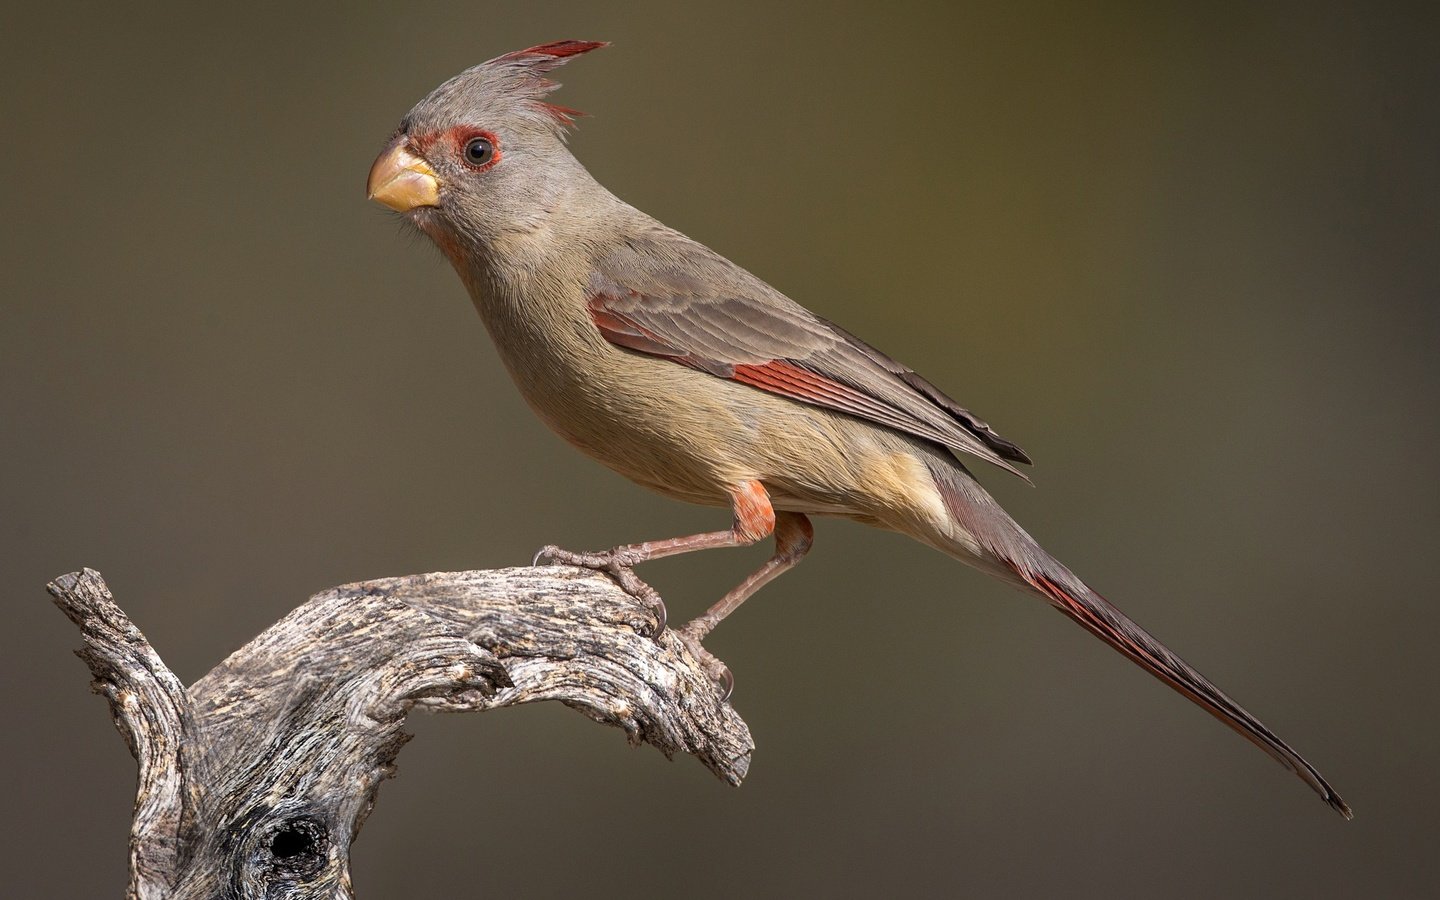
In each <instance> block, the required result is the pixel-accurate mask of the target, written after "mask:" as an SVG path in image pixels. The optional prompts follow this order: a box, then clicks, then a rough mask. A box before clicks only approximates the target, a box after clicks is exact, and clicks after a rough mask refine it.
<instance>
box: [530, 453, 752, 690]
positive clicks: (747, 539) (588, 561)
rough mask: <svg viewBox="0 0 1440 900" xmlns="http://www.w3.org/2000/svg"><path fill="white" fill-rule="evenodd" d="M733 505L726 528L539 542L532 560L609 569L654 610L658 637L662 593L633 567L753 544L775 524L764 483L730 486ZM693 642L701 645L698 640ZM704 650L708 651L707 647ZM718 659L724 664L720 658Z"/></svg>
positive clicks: (663, 614) (661, 624)
mask: <svg viewBox="0 0 1440 900" xmlns="http://www.w3.org/2000/svg"><path fill="white" fill-rule="evenodd" d="M730 505H731V506H732V507H733V508H734V510H735V524H734V525H733V526H731V527H730V529H729V530H727V531H711V532H707V533H705V534H692V535H688V536H686V537H678V538H667V539H666V540H661V541H646V542H644V543H641V544H622V545H621V546H619V547H614V548H611V549H609V550H602V551H599V552H595V553H576V552H574V551H573V550H562V549H560V548H559V547H556V546H554V545H549V546H545V547H541V548H540V552H538V553H536V554H535V559H534V560H533V561H532V563H531V564H532V565H539V564H540V562H541V561H542V560H550V561H551V562H555V563H560V564H561V565H567V566H580V567H581V568H585V569H596V570H598V571H601V572H606V573H609V575H610V576H611V577H612V578H614V579H615V581H616V582H617V583H618V584H619V585H620V587H621V588H623V589H624V590H625V592H626V593H627V594H629V595H630V596H632V597H634V598H635V599H637V600H639V601H640V602H641V603H644V604H645V605H646V606H648V607H649V608H650V611H651V612H652V613H654V614H655V618H656V621H657V624H656V627H655V633H654V635H653V636H654V637H659V636H660V634H661V632H663V631H664V630H665V623H666V612H665V603H664V601H663V600H661V599H660V594H659V592H658V591H656V590H655V589H654V588H652V587H651V586H650V585H648V584H646V583H645V582H644V581H641V580H640V576H638V575H636V574H635V569H634V567H635V566H637V565H639V564H640V563H642V562H649V561H650V560H652V559H663V558H665V557H667V556H677V555H679V554H681V553H690V552H692V551H695V550H709V549H711V548H713V547H744V546H749V545H750V544H753V543H755V542H757V541H759V540H762V539H763V538H764V537H765V536H766V535H768V534H770V533H771V532H773V531H774V530H775V509H774V507H772V506H771V505H770V495H769V494H767V493H766V492H765V487H764V485H762V484H761V483H760V482H758V481H753V480H752V481H742V482H740V483H738V484H736V485H735V486H734V487H732V488H730ZM752 577H753V576H752ZM762 583H763V582H762ZM758 586H759V585H756V587H758ZM741 599H742V600H743V599H744V598H743V597H742V598H741ZM722 602H723V601H722ZM738 604H739V601H736V605H738ZM716 621H717V622H718V621H719V619H716ZM695 646H696V647H699V644H698V642H697V643H696V644H695ZM702 652H703V651H702ZM705 655H706V656H709V654H708V653H706V654H705ZM710 658H711V659H712V660H713V659H714V657H710ZM715 662H716V664H717V665H720V663H719V660H715ZM721 668H723V665H721Z"/></svg>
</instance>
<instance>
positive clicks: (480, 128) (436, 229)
mask: <svg viewBox="0 0 1440 900" xmlns="http://www.w3.org/2000/svg"><path fill="white" fill-rule="evenodd" d="M604 46H606V44H604V43H602V42H597V41H556V42H554V43H550V44H542V45H540V46H538V47H531V48H529V49H528V50H517V51H515V52H514V53H506V54H505V55H503V56H497V57H496V58H494V59H492V60H490V61H488V62H484V63H481V64H480V65H478V66H475V67H474V68H471V69H467V70H465V71H464V72H461V73H460V74H459V75H456V76H455V77H454V78H451V79H450V80H449V81H447V82H445V83H444V84H442V85H440V86H439V87H438V88H436V89H435V90H434V91H432V92H431V93H430V95H429V96H428V97H426V98H425V99H424V100H421V101H420V102H419V103H417V104H416V105H415V108H414V109H412V110H410V112H409V113H407V114H406V116H405V118H404V119H403V120H401V122H400V127H399V128H398V129H397V130H396V132H395V135H394V136H393V137H392V138H391V140H390V142H389V144H388V145H386V147H385V149H384V150H382V151H381V152H380V156H379V157H378V158H377V159H376V160H375V165H374V166H372V167H371V169H370V178H369V182H368V183H367V185H366V191H367V193H368V194H369V196H370V199H372V200H375V201H377V202H379V203H382V204H384V205H385V206H388V207H390V208H391V209H393V210H396V211H397V212H400V213H401V214H403V215H404V216H405V217H406V218H407V219H409V220H410V221H411V222H412V223H413V224H415V225H416V226H417V227H419V228H420V229H421V230H422V231H424V232H425V233H426V234H427V235H429V236H430V237H431V238H432V239H434V240H435V242H436V243H437V244H439V245H440V247H441V249H442V250H445V251H446V253H447V254H448V255H451V257H452V259H453V258H454V257H455V255H456V253H457V252H458V253H461V254H463V255H467V256H468V255H469V254H470V252H472V251H473V252H479V253H481V254H483V253H485V252H486V251H487V250H488V249H490V248H492V247H494V246H495V245H496V243H497V242H498V241H500V240H501V239H502V238H504V237H505V236H506V235H523V234H525V233H528V232H534V231H537V230H539V229H541V228H543V227H544V226H545V224H546V221H547V219H548V218H549V217H550V216H552V215H553V214H555V213H556V212H557V210H558V211H560V212H562V213H563V211H564V210H563V207H564V206H565V205H566V204H565V201H566V199H567V198H568V196H569V194H570V193H571V192H573V191H575V190H576V189H581V188H583V187H584V186H586V185H593V184H594V182H593V180H591V179H590V177H589V174H588V173H586V172H585V170H584V168H583V167H581V166H580V164H579V163H578V162H576V160H575V158H574V157H573V156H572V155H571V154H570V151H569V150H568V149H567V148H566V146H565V133H566V129H567V128H568V127H569V126H570V125H571V124H573V122H574V120H575V118H576V117H577V116H579V115H581V113H579V112H578V111H577V110H573V109H568V108H566V107H563V106H557V105H555V104H553V103H548V102H546V100H545V96H546V95H547V94H548V93H550V92H551V91H553V90H555V88H557V87H559V85H558V84H556V83H555V82H553V81H551V80H549V79H548V78H546V77H545V74H546V73H547V72H549V71H551V70H552V69H554V68H556V67H557V66H560V65H563V64H564V63H566V62H567V61H569V59H570V58H571V57H573V56H578V55H579V54H581V53H588V52H590V51H591V50H595V49H597V48H599V47H604Z"/></svg>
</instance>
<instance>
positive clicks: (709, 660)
mask: <svg viewBox="0 0 1440 900" xmlns="http://www.w3.org/2000/svg"><path fill="white" fill-rule="evenodd" d="M702 618H703V617H702ZM708 630H709V629H708V628H705V626H704V623H703V622H702V621H701V619H696V620H694V621H692V622H690V623H689V624H687V625H684V626H682V627H681V628H680V629H679V630H677V631H676V632H675V636H676V637H678V638H680V642H681V643H683V644H684V645H685V649H687V650H689V651H690V655H691V656H693V657H695V661H696V662H698V663H700V668H701V669H704V670H705V674H706V675H709V676H710V678H711V679H712V680H713V681H714V682H715V683H716V685H717V686H718V687H719V688H720V702H722V703H723V702H725V701H726V700H729V699H730V695H731V694H732V693H734V692H735V676H734V675H733V674H732V673H731V672H730V667H729V666H727V665H725V664H724V663H723V662H721V661H720V660H719V659H718V658H717V657H716V656H715V654H713V653H711V652H710V651H709V650H706V649H705V648H704V647H703V646H701V644H700V635H702V634H703V633H705V632H707V631H708Z"/></svg>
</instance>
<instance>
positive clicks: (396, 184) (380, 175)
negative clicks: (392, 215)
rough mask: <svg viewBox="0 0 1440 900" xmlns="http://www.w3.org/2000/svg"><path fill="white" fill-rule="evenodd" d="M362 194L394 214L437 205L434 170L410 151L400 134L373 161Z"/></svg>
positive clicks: (438, 203)
mask: <svg viewBox="0 0 1440 900" xmlns="http://www.w3.org/2000/svg"><path fill="white" fill-rule="evenodd" d="M365 192H366V194H368V195H369V197H370V199H371V200H374V201H376V202H378V203H383V204H385V205H386V206H388V207H390V208H391V209H393V210H395V211H396V212H402V213H403V212H409V211H410V210H412V209H415V208H416V207H417V206H439V205H440V181H439V179H438V178H436V177H435V170H434V169H432V168H430V164H429V163H427V162H426V161H425V160H423V159H421V158H420V157H418V156H416V155H415V154H414V153H411V152H410V148H409V147H408V146H407V145H406V143H405V137H404V135H401V136H400V137H397V138H396V139H395V140H394V141H393V142H392V143H391V144H390V146H388V147H386V148H385V149H384V150H382V151H381V153H380V155H379V156H378V157H377V158H376V159H375V165H373V166H371V167H370V180H369V181H368V182H367V183H366V185H365Z"/></svg>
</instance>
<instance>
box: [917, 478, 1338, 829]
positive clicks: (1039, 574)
mask: <svg viewBox="0 0 1440 900" xmlns="http://www.w3.org/2000/svg"><path fill="white" fill-rule="evenodd" d="M947 463H948V461H947ZM930 470H931V473H932V474H933V475H934V477H935V482H936V486H937V487H938V488H939V489H940V494H941V496H942V497H943V498H944V501H945V506H946V508H947V510H948V511H949V512H950V514H951V516H952V517H953V518H954V520H955V524H957V525H958V526H959V527H960V529H962V531H963V533H964V536H965V537H967V538H969V539H973V541H974V542H975V543H976V544H978V549H979V550H980V551H981V554H982V558H981V559H978V560H977V558H976V556H975V554H974V552H973V551H972V550H971V549H970V546H968V543H969V541H968V540H966V541H960V542H958V543H952V545H951V546H949V547H945V546H942V547H941V549H946V550H947V551H948V552H950V553H951V554H952V555H954V556H956V557H957V558H959V559H961V560H962V561H964V562H967V563H970V564H972V565H978V566H979V567H980V568H983V569H987V570H989V571H992V572H993V573H994V574H997V575H1000V576H1002V577H1007V580H1018V583H1020V584H1022V585H1025V586H1028V587H1030V588H1031V589H1033V590H1034V591H1036V592H1037V593H1039V594H1040V595H1041V596H1043V597H1044V598H1045V599H1047V600H1049V601H1050V604H1051V605H1052V606H1054V607H1055V608H1056V609H1058V610H1060V611H1061V612H1063V613H1064V614H1065V615H1067V616H1069V617H1070V618H1071V619H1073V620H1075V621H1076V622H1078V623H1079V624H1080V625H1081V626H1082V627H1083V628H1084V629H1085V630H1086V631H1089V632H1090V633H1091V634H1093V635H1095V636H1096V637H1098V638H1100V639H1101V640H1102V641H1104V642H1105V643H1107V644H1109V645H1110V646H1111V647H1114V648H1115V649H1116V650H1118V651H1120V652H1121V653H1123V654H1125V655H1126V656H1127V657H1129V658H1130V659H1131V660H1133V661H1134V662H1136V663H1137V664H1139V665H1140V666H1141V667H1142V668H1144V669H1145V670H1146V671H1148V672H1149V673H1150V674H1152V675H1154V676H1155V677H1156V678H1159V679H1160V680H1161V681H1163V682H1165V683H1166V684H1168V685H1170V686H1171V687H1172V688H1174V689H1175V690H1177V691H1179V692H1180V693H1181V694H1183V695H1185V696H1186V697H1188V698H1190V699H1191V700H1192V701H1194V702H1195V703H1196V704H1197V705H1198V706H1200V707H1201V708H1202V709H1204V710H1205V711H1206V712H1208V713H1210V714H1211V715H1212V716H1214V717H1215V718H1217V719H1219V720H1220V721H1221V722H1224V723H1225V724H1226V725H1228V726H1230V727H1231V728H1233V729H1234V730H1235V731H1237V732H1239V733H1240V734H1241V735H1242V736H1244V737H1245V738H1246V739H1248V740H1249V741H1250V742H1251V743H1253V744H1255V746H1257V747H1259V748H1260V749H1261V750H1264V751H1265V752H1266V753H1268V754H1270V755H1271V756H1272V757H1274V758H1275V759H1276V760H1277V761H1278V762H1279V763H1280V764H1281V765H1282V766H1284V767H1285V768H1287V769H1289V770H1290V771H1292V772H1294V773H1295V774H1296V775H1298V776H1299V777H1300V779H1301V780H1302V781H1304V782H1305V783H1306V784H1308V785H1310V787H1311V788H1312V789H1313V790H1314V791H1315V792H1316V793H1317V794H1319V795H1320V797H1321V798H1322V799H1323V800H1324V801H1325V802H1326V803H1328V804H1329V805H1330V806H1331V808H1333V809H1334V810H1335V811H1336V812H1338V813H1340V815H1342V816H1344V817H1345V818H1347V819H1349V818H1353V816H1352V814H1351V812H1350V807H1349V806H1347V805H1346V803H1345V801H1344V800H1342V799H1340V795H1339V794H1337V793H1335V789H1334V788H1332V787H1330V784H1329V782H1327V781H1326V780H1325V778H1324V777H1323V776H1322V775H1321V774H1320V773H1319V772H1318V771H1316V769H1315V767H1314V766H1312V765H1310V763H1308V762H1306V761H1305V759H1304V757H1302V756H1301V755H1300V754H1298V753H1296V752H1295V751H1294V750H1293V749H1291V747H1290V745H1289V744H1287V743H1285V742H1284V741H1283V740H1281V739H1280V738H1279V737H1278V736H1277V735H1276V734H1275V733H1274V732H1273V731H1271V730H1270V729H1269V728H1267V727H1265V725H1264V724H1263V723H1262V722H1260V720H1259V719H1256V718H1255V717H1254V716H1252V715H1251V714H1250V713H1248V712H1246V711H1245V708H1244V707H1242V706H1241V705H1240V704H1238V703H1236V702H1235V701H1234V700H1232V699H1230V698H1229V697H1228V696H1226V694H1225V692H1224V691H1222V690H1220V689H1219V688H1218V687H1216V686H1215V685H1213V684H1211V683H1210V681H1209V679H1207V678H1206V677H1205V676H1204V675H1201V674H1200V673H1199V672H1197V671H1195V669H1193V668H1192V667H1191V666H1190V665H1189V663H1187V662H1185V660H1183V659H1181V658H1180V657H1179V656H1176V655H1175V654H1174V653H1173V652H1171V650H1170V649H1169V648H1168V647H1166V646H1165V645H1164V644H1162V643H1160V642H1159V641H1158V640H1156V639H1155V638H1154V637H1153V636H1152V635H1151V634H1150V633H1149V632H1147V631H1146V630H1145V629H1143V628H1141V627H1140V626H1139V625H1137V624H1135V623H1134V622H1133V621H1131V619H1130V617H1128V616H1126V615H1125V614H1124V613H1122V612H1121V611H1120V610H1118V609H1116V608H1115V607H1114V606H1112V605H1111V604H1110V602H1109V601H1108V600H1106V599H1105V598H1104V597H1102V596H1100V595H1099V594H1097V593H1095V592H1094V591H1092V590H1091V589H1090V588H1089V587H1088V586H1087V585H1086V584H1085V583H1084V582H1083V581H1081V580H1080V579H1079V578H1077V577H1076V576H1075V575H1074V574H1073V573H1071V571H1070V570H1069V569H1067V568H1066V567H1065V566H1064V565H1063V564H1061V563H1060V562H1059V561H1058V560H1056V559H1055V558H1054V557H1052V556H1051V555H1050V554H1048V553H1046V552H1045V550H1044V549H1042V548H1041V547H1040V545H1039V544H1038V543H1036V542H1035V540H1034V539H1033V538H1031V537H1030V536H1029V535H1028V534H1026V533H1025V531H1024V529H1022V528H1021V527H1020V526H1019V525H1018V524H1016V523H1015V521H1014V520H1013V519H1011V518H1010V516H1009V515H1008V514H1007V513H1006V512H1005V511H1004V510H1003V509H1001V508H1000V505H999V504H998V503H996V502H995V500H994V499H993V498H991V497H990V495H989V494H988V493H986V492H985V490H984V489H983V488H981V487H980V485H979V484H978V483H977V482H976V481H975V480H974V478H973V477H971V476H970V474H969V473H968V472H966V471H965V470H964V469H963V468H961V467H959V466H956V465H955V464H954V463H948V464H946V465H943V466H940V465H935V464H934V463H931V464H930Z"/></svg>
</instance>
